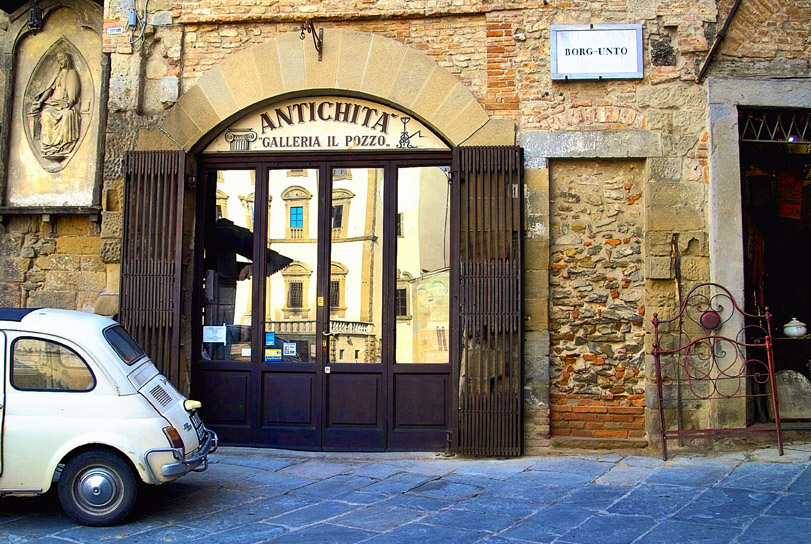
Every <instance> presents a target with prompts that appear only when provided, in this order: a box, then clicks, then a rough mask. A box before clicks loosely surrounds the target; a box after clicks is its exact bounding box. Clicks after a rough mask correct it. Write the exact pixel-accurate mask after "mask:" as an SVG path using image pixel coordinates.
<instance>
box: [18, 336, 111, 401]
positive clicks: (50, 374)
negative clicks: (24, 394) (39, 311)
mask: <svg viewBox="0 0 811 544" xmlns="http://www.w3.org/2000/svg"><path fill="white" fill-rule="evenodd" d="M11 385H13V386H14V387H15V388H17V389H30V390H44V391H89V390H91V389H93V387H95V385H96V379H95V378H94V377H93V373H92V372H91V371H90V369H89V368H88V367H87V364H85V362H84V361H83V360H82V358H81V357H79V355H77V354H76V352H74V351H73V350H72V349H70V348H67V347H65V346H62V345H60V344H57V343H55V342H50V341H48V340H39V339H35V338H21V339H19V340H17V341H16V342H14V347H13V349H12V364H11Z"/></svg>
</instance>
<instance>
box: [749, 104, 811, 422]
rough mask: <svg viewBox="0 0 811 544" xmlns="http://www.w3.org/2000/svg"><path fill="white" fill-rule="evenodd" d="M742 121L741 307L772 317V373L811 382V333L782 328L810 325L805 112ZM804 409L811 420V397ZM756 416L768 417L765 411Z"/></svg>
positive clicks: (762, 114) (810, 198)
mask: <svg viewBox="0 0 811 544" xmlns="http://www.w3.org/2000/svg"><path fill="white" fill-rule="evenodd" d="M739 121H740V126H741V153H740V156H741V191H742V194H741V196H742V208H743V210H742V211H743V235H744V253H745V260H744V262H745V290H746V294H745V299H746V309H747V311H748V312H750V313H759V312H762V311H763V310H764V308H765V307H768V309H769V311H770V312H771V314H772V315H773V319H772V324H773V327H774V329H773V334H774V355H775V371H776V372H778V373H779V372H781V371H793V372H797V373H799V374H800V375H801V376H802V377H804V378H805V379H806V380H809V385H811V335H803V336H801V337H789V336H787V335H786V334H784V333H783V325H784V324H786V323H788V322H789V321H790V320H792V319H793V318H796V319H798V320H799V321H801V322H803V323H806V324H811V281H809V280H808V270H809V269H811V141H809V140H810V139H811V133H808V132H811V131H809V130H808V126H809V112H805V111H790V110H789V111H785V110H761V111H741V112H740V119H739ZM809 329H811V327H809ZM795 379H796V380H800V381H801V380H802V378H800V377H799V376H796V375H795ZM778 383H780V381H779V380H778ZM801 385H802V384H801ZM807 407H808V410H807V413H808V414H809V415H808V417H809V418H811V398H809V399H808V405H807ZM781 411H782V410H781ZM755 415H756V419H758V420H760V421H766V420H768V419H770V415H769V414H768V413H767V412H766V411H765V410H764V409H760V410H756V414H755ZM789 419H795V418H792V417H789Z"/></svg>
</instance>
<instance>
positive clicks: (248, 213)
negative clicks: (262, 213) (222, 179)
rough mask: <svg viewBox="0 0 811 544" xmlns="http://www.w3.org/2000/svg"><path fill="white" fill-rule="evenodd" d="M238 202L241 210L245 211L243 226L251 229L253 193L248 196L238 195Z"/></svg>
mask: <svg viewBox="0 0 811 544" xmlns="http://www.w3.org/2000/svg"><path fill="white" fill-rule="evenodd" d="M239 201H240V202H241V203H242V208H243V209H244V210H245V224H246V225H247V226H248V227H249V228H252V226H253V201H254V195H253V193H251V194H249V195H240V196H239Z"/></svg>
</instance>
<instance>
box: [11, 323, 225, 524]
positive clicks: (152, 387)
mask: <svg viewBox="0 0 811 544" xmlns="http://www.w3.org/2000/svg"><path fill="white" fill-rule="evenodd" d="M0 363H2V364H0V374H2V384H3V389H2V393H0V417H2V434H0V495H11V494H14V495H38V494H41V493H45V492H46V491H48V489H49V488H50V487H51V485H52V484H53V483H56V486H57V493H58V495H59V501H60V502H61V504H62V508H64V510H65V512H66V513H67V514H68V515H69V516H70V517H71V518H72V519H74V520H75V521H77V522H79V523H83V524H86V525H111V524H114V523H117V522H119V521H121V520H123V519H124V518H125V517H126V516H127V514H128V513H129V512H130V510H131V509H132V507H133V505H134V504H135V500H136V497H137V493H138V480H141V481H143V482H145V483H147V484H155V485H158V484H162V483H165V482H169V481H172V480H175V479H177V478H179V477H180V476H183V475H184V474H187V473H189V472H191V471H203V470H205V469H206V468H207V466H208V461H207V456H208V454H209V453H211V452H213V451H214V450H216V448H217V435H216V434H215V433H214V432H213V431H210V430H208V429H206V428H205V426H204V425H203V422H202V421H201V420H200V417H199V416H198V414H197V409H198V408H199V407H200V403H199V402H196V401H192V400H188V399H186V398H185V397H184V396H183V395H181V394H180V393H179V392H178V391H177V390H176V389H175V388H174V387H173V386H172V384H171V383H170V382H169V381H168V380H167V379H166V377H165V376H163V375H162V374H161V373H160V372H158V369H157V368H156V367H155V365H154V364H152V361H150V360H149V358H148V357H147V355H146V354H145V353H144V350H143V349H141V347H140V346H138V344H137V343H136V342H135V340H133V338H132V337H131V336H130V335H129V334H128V333H127V331H125V330H124V328H123V327H122V326H121V325H119V324H118V323H116V322H115V321H112V320H110V319H107V318H106V317H102V316H98V315H93V314H89V313H84V312H77V311H68V310H54V309H0Z"/></svg>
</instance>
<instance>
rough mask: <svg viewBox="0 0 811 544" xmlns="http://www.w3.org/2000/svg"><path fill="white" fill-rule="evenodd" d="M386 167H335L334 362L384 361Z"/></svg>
mask: <svg viewBox="0 0 811 544" xmlns="http://www.w3.org/2000/svg"><path fill="white" fill-rule="evenodd" d="M383 174H384V171H383V169H382V168H333V169H332V195H331V196H332V201H331V206H330V220H329V221H330V233H331V243H330V275H329V282H328V285H327V286H326V292H325V294H324V297H325V299H326V300H327V302H328V305H329V334H330V350H329V361H330V362H334V363H381V362H382V351H381V348H382V334H383V324H382V320H381V319H382V307H383V223H384V220H383V218H384V215H383V177H384V176H383Z"/></svg>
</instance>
